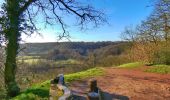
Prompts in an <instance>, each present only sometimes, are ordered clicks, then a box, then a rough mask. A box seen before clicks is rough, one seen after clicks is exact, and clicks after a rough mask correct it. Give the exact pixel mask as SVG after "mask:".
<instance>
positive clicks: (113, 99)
mask: <svg viewBox="0 0 170 100" xmlns="http://www.w3.org/2000/svg"><path fill="white" fill-rule="evenodd" d="M101 93H102V100H129V98H128V97H127V96H124V95H118V94H114V93H112V94H110V93H108V92H104V91H102V92H101Z"/></svg>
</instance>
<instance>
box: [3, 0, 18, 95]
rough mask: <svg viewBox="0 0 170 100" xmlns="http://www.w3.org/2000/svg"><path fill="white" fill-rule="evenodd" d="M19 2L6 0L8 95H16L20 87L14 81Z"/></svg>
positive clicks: (6, 77)
mask: <svg viewBox="0 0 170 100" xmlns="http://www.w3.org/2000/svg"><path fill="white" fill-rule="evenodd" d="M18 8H19V3H18V2H17V1H16V0H7V12H8V18H9V29H8V31H7V33H6V34H5V35H6V38H7V40H8V44H7V48H6V63H5V84H6V90H7V95H8V96H10V97H13V96H16V95H17V94H18V93H19V91H20V89H19V87H18V85H17V83H16V81H15V73H16V67H17V65H16V55H17V50H18V41H19V40H18V39H19V37H20V33H19V28H18V27H19V15H18Z"/></svg>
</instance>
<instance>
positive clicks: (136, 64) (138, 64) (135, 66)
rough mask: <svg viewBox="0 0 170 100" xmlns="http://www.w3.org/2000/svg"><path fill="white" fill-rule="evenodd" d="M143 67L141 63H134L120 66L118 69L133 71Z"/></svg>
mask: <svg viewBox="0 0 170 100" xmlns="http://www.w3.org/2000/svg"><path fill="white" fill-rule="evenodd" d="M143 65H144V63H142V62H134V63H127V64H123V65H120V66H118V67H119V68H127V69H133V68H138V67H142V66H143Z"/></svg>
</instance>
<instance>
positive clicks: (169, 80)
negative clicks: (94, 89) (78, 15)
mask: <svg viewBox="0 0 170 100" xmlns="http://www.w3.org/2000/svg"><path fill="white" fill-rule="evenodd" d="M94 78H95V79H97V81H98V87H99V88H100V89H101V90H102V91H103V97H104V100H128V99H130V100H170V74H166V75H162V74H155V73H147V72H143V71H141V69H140V70H128V69H116V68H106V69H105V75H103V76H98V77H94ZM88 80H89V79H85V80H80V81H75V82H72V83H71V85H70V88H71V89H72V90H73V92H74V93H77V94H78V95H83V96H84V95H85V94H86V93H87V91H88V84H87V83H88Z"/></svg>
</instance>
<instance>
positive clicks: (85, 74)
mask: <svg viewBox="0 0 170 100" xmlns="http://www.w3.org/2000/svg"><path fill="white" fill-rule="evenodd" d="M99 75H103V70H102V68H93V69H89V70H87V71H82V72H78V73H73V74H69V75H65V80H66V82H71V81H74V80H79V79H82V78H87V77H93V76H99Z"/></svg>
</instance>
